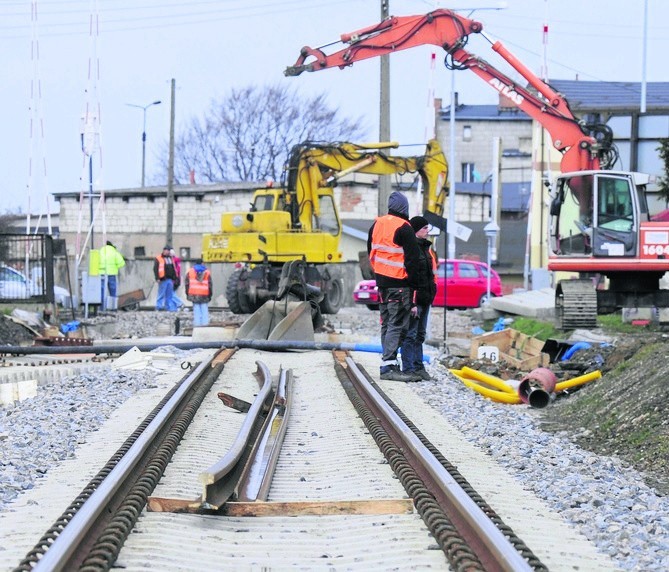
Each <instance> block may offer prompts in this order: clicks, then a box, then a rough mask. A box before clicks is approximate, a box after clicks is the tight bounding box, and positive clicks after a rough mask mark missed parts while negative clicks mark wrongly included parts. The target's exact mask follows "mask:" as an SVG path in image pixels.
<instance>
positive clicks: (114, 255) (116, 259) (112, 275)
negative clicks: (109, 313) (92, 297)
mask: <svg viewBox="0 0 669 572" xmlns="http://www.w3.org/2000/svg"><path fill="white" fill-rule="evenodd" d="M124 266H125V259H124V258H123V256H121V253H120V252H119V251H118V250H116V247H115V246H114V245H113V244H112V243H111V241H109V240H108V241H107V244H106V245H105V246H103V247H102V248H101V249H100V258H99V265H98V269H99V271H100V279H101V284H102V306H101V308H102V309H103V310H107V309H108V310H116V304H117V301H118V298H117V297H116V288H117V286H118V271H119V270H120V269H121V268H123V267H124ZM106 291H108V292H109V300H107V296H106Z"/></svg>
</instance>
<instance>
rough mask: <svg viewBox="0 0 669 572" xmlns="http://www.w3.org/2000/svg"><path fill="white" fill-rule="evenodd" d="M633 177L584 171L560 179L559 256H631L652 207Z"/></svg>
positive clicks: (555, 221) (556, 210) (555, 210)
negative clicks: (643, 220) (644, 216)
mask: <svg viewBox="0 0 669 572" xmlns="http://www.w3.org/2000/svg"><path fill="white" fill-rule="evenodd" d="M644 197H645V195H644V194H643V193H641V192H639V191H638V190H637V187H636V185H635V181H634V178H633V177H632V176H631V175H630V174H629V173H622V172H614V171H583V172H579V173H566V174H565V175H563V176H560V177H559V178H558V182H557V185H556V196H555V199H554V201H553V203H552V205H551V215H552V233H551V236H552V239H553V240H552V244H551V246H552V250H553V252H554V254H556V255H558V256H578V257H582V256H588V257H595V258H605V257H621V256H622V257H631V256H636V255H637V252H638V236H639V220H640V219H641V218H642V217H643V215H644V213H645V214H646V217H647V212H648V209H647V207H646V203H645V198H644Z"/></svg>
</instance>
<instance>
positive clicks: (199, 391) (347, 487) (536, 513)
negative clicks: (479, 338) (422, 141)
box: [0, 349, 614, 570]
mask: <svg viewBox="0 0 669 572" xmlns="http://www.w3.org/2000/svg"><path fill="white" fill-rule="evenodd" d="M377 361H378V358H377V357H376V356H370V355H369V354H363V353H358V352H356V353H355V354H354V355H353V356H352V357H351V356H348V355H346V354H345V353H342V352H335V353H332V352H328V351H309V352H299V353H296V352H283V353H280V352H265V351H260V350H251V349H244V350H240V351H237V352H234V351H232V350H225V353H224V354H223V355H220V356H217V357H214V353H213V352H211V351H210V352H203V354H202V361H201V364H200V365H195V363H194V360H192V361H191V363H190V364H185V365H184V367H185V368H186V369H185V370H184V371H185V372H186V373H185V374H184V372H181V374H180V375H181V376H180V377H177V376H178V375H179V374H178V373H177V372H174V373H172V374H171V375H172V378H171V379H169V380H165V383H164V384H163V386H162V389H163V391H162V393H160V394H159V389H160V388H156V392H155V393H154V394H153V395H151V396H150V397H147V396H146V395H144V396H143V399H144V401H145V403H144V404H143V409H144V411H145V413H144V415H143V416H141V417H140V414H139V411H140V410H141V409H142V408H141V407H140V405H142V404H141V403H139V402H140V398H139V396H138V397H137V398H133V399H132V400H131V401H132V402H133V403H129V404H127V406H124V409H127V411H126V412H124V413H122V412H120V413H119V416H118V418H117V419H113V420H110V421H111V423H109V424H108V426H109V428H108V427H105V429H104V430H103V431H101V432H100V433H101V434H100V435H97V434H96V435H95V437H96V443H95V444H94V443H92V442H91V443H89V445H91V447H88V448H87V449H90V451H89V450H85V451H82V455H81V457H82V459H86V460H88V461H89V462H90V465H89V466H88V467H87V469H86V470H84V471H81V470H80V471H78V472H79V473H84V474H85V473H86V471H88V473H89V474H91V473H92V466H93V464H94V463H95V462H96V461H94V460H93V457H94V456H95V455H94V453H96V454H97V457H98V458H99V457H101V456H102V455H103V454H104V453H103V450H104V447H100V446H99V444H100V442H104V441H105V440H106V439H108V438H109V436H110V435H111V434H113V432H114V429H115V430H116V431H118V427H119V426H125V429H124V430H125V432H126V433H127V431H128V430H129V425H128V423H129V418H133V419H137V420H138V421H141V423H139V425H141V430H140V431H138V432H136V440H135V441H134V442H133V443H129V442H128V443H126V444H125V448H124V447H122V448H121V449H123V450H126V449H127V451H128V453H127V454H124V455H122V456H121V457H118V458H112V465H113V467H111V468H108V469H105V470H103V472H105V473H106V474H105V478H104V479H103V480H102V481H101V482H100V483H96V484H97V486H96V488H93V489H92V492H90V494H88V493H85V494H88V498H86V499H79V500H78V501H77V502H75V503H74V505H75V506H74V507H71V508H70V509H68V511H67V515H66V516H65V517H62V516H61V517H60V518H59V519H56V518H53V517H52V518H51V521H54V520H60V521H61V523H62V522H63V519H65V520H68V519H69V520H70V522H69V523H68V524H67V526H64V527H63V528H62V530H60V531H58V533H57V534H53V533H50V534H51V537H52V538H54V539H56V540H55V541H52V540H50V539H49V536H48V535H47V536H46V537H44V538H42V539H41V540H40V541H39V542H37V539H38V538H39V536H40V534H42V533H44V531H45V530H46V526H44V521H45V520H46V519H48V518H49V516H50V515H51V514H53V510H49V511H42V513H41V518H40V519H39V522H40V523H42V525H43V526H42V528H41V529H39V530H40V534H36V531H37V530H38V526H37V524H36V523H31V524H32V525H33V526H32V528H31V527H29V526H24V527H21V526H20V525H18V526H17V527H16V528H15V529H14V530H13V531H12V534H14V535H15V538H16V543H15V546H14V548H13V549H12V551H10V552H11V554H0V563H2V566H3V569H12V568H14V567H16V566H19V569H38V570H39V569H42V570H57V569H63V570H69V569H76V568H78V567H80V566H81V565H82V564H83V565H84V568H83V569H87V570H101V569H107V568H108V567H109V566H111V565H112V564H113V563H114V562H116V564H115V565H116V566H121V567H123V568H125V569H127V570H146V569H149V568H153V569H163V570H170V569H173V570H181V569H188V570H211V569H240V568H242V569H249V568H251V569H252V568H253V567H265V568H267V569H269V568H279V569H281V568H288V567H298V568H303V569H304V568H315V567H322V566H324V565H325V566H328V567H330V568H332V569H359V570H368V569H423V568H436V569H449V568H450V569H454V570H465V569H466V570H523V569H526V570H530V569H534V570H544V569H547V568H548V569H551V570H573V569H575V568H576V567H580V568H581V569H588V570H611V569H614V567H613V566H612V564H611V563H610V562H609V561H608V560H607V559H606V558H605V557H603V556H601V555H599V554H598V553H597V552H596V551H595V550H594V548H593V547H592V546H591V545H590V544H589V543H587V542H586V541H585V539H583V538H582V537H579V536H578V535H577V534H575V533H574V532H573V531H572V530H571V529H570V528H569V527H567V526H566V525H565V524H564V523H563V522H562V521H561V520H560V519H559V518H557V517H553V516H551V515H550V513H549V511H548V509H546V508H545V506H543V505H542V504H541V503H540V502H539V501H538V500H537V499H536V498H534V497H533V496H532V495H530V494H528V493H526V492H525V491H522V490H521V489H520V487H519V486H518V485H517V484H516V483H515V482H513V481H512V479H510V478H509V477H508V476H507V475H505V474H504V473H503V472H501V471H500V470H499V468H497V467H496V465H494V463H492V462H491V461H490V460H488V459H487V458H485V456H484V455H482V454H481V453H480V452H478V451H476V450H475V449H474V448H473V447H472V446H471V445H469V444H467V443H466V442H465V441H464V440H463V439H462V438H461V436H458V435H457V430H456V429H455V428H452V427H448V425H447V424H445V423H444V421H443V419H441V417H440V416H439V415H438V414H437V413H436V412H434V411H432V410H430V409H429V408H428V407H427V406H425V404H424V403H421V402H420V400H419V399H418V398H417V397H416V396H415V394H413V393H412V391H411V389H410V387H408V386H406V385H404V384H397V383H393V382H377V381H375V379H374V377H373V376H370V375H369V373H368V372H373V371H377V370H378V366H377V363H376V362H377ZM223 363H224V364H225V365H223ZM216 364H219V365H216ZM212 365H213V366H214V367H212ZM254 370H255V372H256V373H255V375H254V374H253V372H254ZM270 372H272V373H271V374H270ZM167 377H169V376H167ZM272 378H274V383H273V384H272V383H271V381H272ZM175 381H178V383H174V382H175ZM271 386H274V387H276V386H279V387H281V388H282V390H281V391H279V392H278V394H277V393H275V392H274V391H273V390H271V391H270V390H268V387H270V389H271ZM165 388H170V392H169V394H168V395H166V396H165V395H164V389H165ZM159 395H160V397H159ZM178 397H184V398H185V397H189V398H194V399H195V401H196V403H190V404H182V405H180V406H176V407H175V412H173V413H171V414H170V415H171V417H168V413H166V412H165V411H164V409H165V407H164V406H166V405H168V404H170V403H172V405H173V406H174V405H175V402H176V401H177V400H178ZM347 397H348V399H347ZM277 400H278V401H277ZM150 404H152V405H153V406H154V407H153V411H151V413H150V414H149V415H148V416H147V412H148V411H150V410H151V408H150V407H149V405H150ZM271 404H273V405H271ZM228 406H232V407H228ZM275 406H276V407H275ZM259 413H262V415H259ZM184 416H185V418H187V419H184ZM256 416H258V419H259V421H258V422H257V423H252V422H251V421H250V420H252V419H254V418H255V417H256ZM161 418H162V422H163V425H165V426H177V432H176V433H177V434H176V435H174V433H170V432H169V431H167V430H165V431H163V430H162V429H160V428H158V427H156V426H157V425H158V421H157V420H159V419H161ZM412 419H413V422H412V421H411V420H412ZM264 420H267V433H266V434H265V437H261V439H260V443H261V446H259V447H257V448H256V450H257V452H258V453H259V454H258V456H257V457H256V459H255V461H253V460H251V461H249V462H248V463H247V457H249V456H250V454H251V453H252V446H251V443H252V442H253V439H254V438H255V437H256V436H257V435H261V436H262V435H263V433H262V429H261V425H262V421H264ZM152 434H155V435H157V436H160V435H161V434H162V436H163V438H165V437H166V435H167V437H166V438H167V441H169V442H170V443H171V445H170V447H171V450H170V451H165V450H163V445H156V444H153V442H152V441H150V439H149V437H150V436H151V435H152ZM240 434H244V435H246V436H249V437H250V438H253V439H250V440H249V441H246V440H245V441H244V442H243V443H240V442H238V441H237V438H238V436H239V435H240ZM279 434H281V435H280V436H281V439H277V437H279ZM92 437H93V436H92ZM116 439H117V441H118V437H116ZM98 441H99V442H98ZM141 441H145V442H144V443H141V444H138V443H140V442H141ZM281 441H283V445H281ZM133 447H134V448H135V449H139V448H144V449H146V451H148V453H151V454H153V452H155V451H158V453H159V454H158V455H157V457H158V461H156V460H155V455H153V457H152V456H151V455H147V459H145V460H143V461H142V460H139V461H136V463H137V464H134V463H135V461H133V464H132V466H131V462H130V460H129V459H130V450H131V449H132V448H133ZM279 448H280V449H279ZM107 449H109V447H108V446H107ZM235 451H236V453H234V454H233V452H235ZM116 453H117V455H118V452H116ZM89 456H90V459H89ZM107 458H108V457H107ZM107 458H105V460H107ZM447 458H448V459H449V460H447ZM151 459H154V460H151ZM97 462H99V460H98V461H97ZM73 463H75V461H73ZM67 464H68V463H64V465H67ZM245 466H248V467H255V469H254V470H245V469H244V467H245ZM98 467H99V465H98ZM456 467H457V468H456ZM59 469H60V468H59ZM266 469H269V470H266ZM63 470H67V469H63ZM70 470H71V469H70ZM114 471H116V472H117V473H124V474H125V475H128V474H130V475H132V476H133V478H134V480H135V481H137V479H138V477H140V474H143V473H148V474H149V475H150V476H151V478H150V479H149V480H150V481H151V482H150V484H147V482H146V478H145V477H140V478H139V488H140V489H141V491H142V492H141V494H140V495H139V498H138V493H137V489H136V487H137V486H138V485H137V482H135V483H127V482H121V479H120V478H119V479H118V481H117V480H116V475H113V473H114ZM58 472H59V470H57V471H55V472H54V473H58ZM61 473H62V472H61ZM92 474H95V473H92ZM267 475H269V477H267ZM59 476H60V477H62V476H63V475H62V474H61V475H58V474H54V475H53V478H51V479H49V481H50V482H49V484H48V485H47V486H45V487H40V488H41V489H43V490H41V491H40V493H39V494H40V495H41V496H39V495H38V498H39V499H40V500H35V499H32V502H33V503H36V504H37V505H38V506H40V504H44V505H45V504H46V503H49V504H50V505H51V504H57V503H56V502H52V501H54V500H55V499H56V498H57V499H58V501H59V502H61V505H60V506H61V507H63V506H66V505H63V504H62V498H63V497H64V495H65V494H66V493H64V492H63V485H62V483H61V485H60V488H59V485H58V484H57V483H55V484H52V482H51V481H53V480H54V478H55V479H58V477H59ZM81 476H83V474H81V475H80V477H81ZM240 476H242V477H246V480H245V481H243V483H245V484H242V485H240V486H237V482H238V480H239V477H240ZM89 478H90V477H89ZM98 478H99V477H98ZM80 480H81V478H80ZM94 480H95V479H94ZM212 485H214V486H213V487H212V488H213V489H215V490H212V491H211V493H212V494H211V496H208V489H209V487H211V486H212ZM74 487H76V484H68V485H66V486H65V488H69V490H72V488H74ZM133 487H135V488H133ZM112 488H113V489H114V490H115V492H113V493H112V492H110V490H111V489H112ZM235 488H237V494H236V495H235V494H234V492H235ZM105 489H107V490H105ZM101 490H102V492H99V491H101ZM116 491H122V492H116ZM125 491H134V492H133V493H132V495H133V498H134V500H133V501H132V503H131V505H133V503H134V505H133V507H134V508H132V510H130V511H128V509H127V508H126V509H123V510H122V512H123V515H122V516H121V517H120V518H119V517H116V520H114V519H112V524H111V525H109V524H108V523H101V520H103V519H99V518H98V516H91V515H92V514H93V513H98V515H99V514H112V512H113V511H112V509H110V508H109V505H104V506H103V507H98V508H91V507H92V506H93V504H94V503H93V501H94V500H96V498H95V497H112V505H115V506H117V507H123V506H126V505H124V502H125V501H124V500H123V498H122V497H124V495H126V492H125ZM484 497H485V499H486V500H485V501H484V500H483V498H484ZM71 498H74V495H73V496H71V497H70V499H71ZM82 500H85V501H86V502H83V503H82V502H81V501H82ZM108 500H109V499H108V498H105V502H107V501H108ZM79 505H80V506H79ZM87 505H88V507H87ZM145 505H148V509H147V508H145ZM23 506H24V507H25V509H26V514H25V515H23V514H21V519H20V520H23V521H24V522H26V521H29V520H30V516H29V513H30V512H31V511H32V513H33V515H34V514H35V513H36V512H37V511H35V510H34V509H31V507H34V506H35V504H31V500H30V499H26V503H25V504H24V505H23ZM61 510H62V508H61ZM114 510H116V509H114ZM21 512H23V511H21ZM129 512H130V513H132V515H129ZM85 513H88V514H87V515H86V516H81V515H82V514H85ZM421 517H422V518H421ZM86 519H88V520H92V521H94V523H93V524H92V525H91V526H90V528H91V529H92V530H93V531H94V533H93V535H94V536H95V537H99V536H100V535H101V534H102V535H103V536H104V538H105V540H104V541H103V542H99V541H97V543H96V541H95V540H91V539H90V538H89V537H88V532H86V531H84V528H85V527H82V526H81V522H82V521H84V520H86ZM6 520H7V519H3V520H1V521H0V524H2V525H3V526H4V525H5V524H6ZM51 521H50V522H51ZM50 522H49V523H48V524H50ZM73 523H74V525H76V526H74V525H73ZM119 523H120V524H119ZM59 526H60V525H59ZM70 526H72V528H70ZM110 526H111V529H112V531H113V532H112V533H101V530H107V529H108V528H109V527H110ZM68 529H69V530H70V531H71V532H68ZM121 529H122V530H121ZM105 534H111V535H110V536H105ZM82 541H83V542H82ZM35 544H37V545H36V546H34V545H35ZM45 546H50V548H49V549H48V550H45V551H44V554H43V555H42V554H40V552H41V551H42V549H41V547H45ZM120 546H122V547H121V548H120V550H118V547H120ZM288 547H289V548H288ZM22 550H23V552H21V551H22ZM31 550H34V552H33V553H32V554H29V553H30V552H31ZM91 554H93V556H91ZM17 555H19V556H18V558H17ZM26 555H27V556H26ZM12 558H14V560H12ZM22 559H23V560H22ZM19 562H22V563H21V564H20V565H19Z"/></svg>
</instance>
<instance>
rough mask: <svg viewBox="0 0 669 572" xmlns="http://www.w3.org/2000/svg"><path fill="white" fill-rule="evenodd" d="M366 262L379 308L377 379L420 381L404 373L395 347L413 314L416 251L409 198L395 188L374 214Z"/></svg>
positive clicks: (416, 269)
mask: <svg viewBox="0 0 669 572" xmlns="http://www.w3.org/2000/svg"><path fill="white" fill-rule="evenodd" d="M367 252H368V253H369V262H370V264H371V266H372V270H374V274H375V276H376V285H377V287H378V289H379V295H380V300H379V310H380V312H381V346H382V348H383V355H382V356H381V368H380V376H381V379H387V380H392V381H404V382H408V381H420V379H421V378H420V376H418V375H417V374H413V373H404V372H403V371H402V370H401V369H400V367H399V363H398V361H397V351H398V349H399V348H400V346H401V345H402V342H403V341H404V338H405V337H406V334H407V331H408V329H409V318H410V316H411V314H412V313H413V314H416V312H417V311H418V310H417V308H416V301H415V297H414V291H413V288H412V285H413V284H415V283H416V282H417V273H418V263H419V256H420V252H419V249H418V242H417V241H416V233H415V232H414V230H413V228H411V225H410V224H409V201H407V199H406V197H405V196H404V195H403V194H402V193H400V192H398V191H395V192H393V193H391V195H390V197H389V198H388V214H387V215H384V216H380V217H378V218H377V219H376V220H375V221H374V224H373V225H372V227H371V228H370V229H369V235H368V237H367Z"/></svg>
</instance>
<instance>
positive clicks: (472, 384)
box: [460, 378, 521, 405]
mask: <svg viewBox="0 0 669 572" xmlns="http://www.w3.org/2000/svg"><path fill="white" fill-rule="evenodd" d="M460 379H462V383H464V384H465V385H466V386H467V387H469V388H470V389H473V390H474V391H476V392H477V393H479V394H481V395H483V396H484V397H487V398H488V399H492V400H493V401H496V402H498V403H510V404H512V405H516V404H518V403H520V402H521V401H520V397H518V395H516V394H515V393H507V392H506V391H497V390H496V389H490V388H488V387H484V386H483V385H479V384H478V383H477V382H476V381H472V380H470V379H465V378H460Z"/></svg>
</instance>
